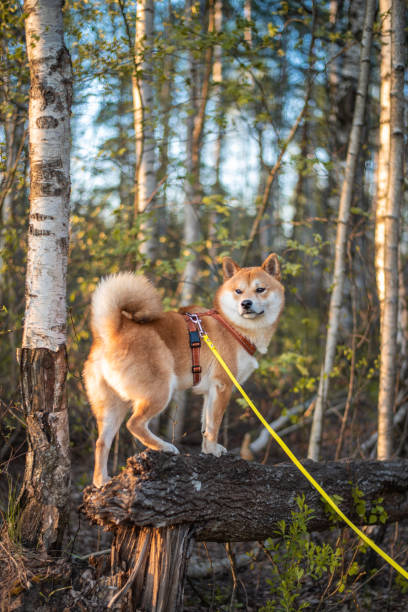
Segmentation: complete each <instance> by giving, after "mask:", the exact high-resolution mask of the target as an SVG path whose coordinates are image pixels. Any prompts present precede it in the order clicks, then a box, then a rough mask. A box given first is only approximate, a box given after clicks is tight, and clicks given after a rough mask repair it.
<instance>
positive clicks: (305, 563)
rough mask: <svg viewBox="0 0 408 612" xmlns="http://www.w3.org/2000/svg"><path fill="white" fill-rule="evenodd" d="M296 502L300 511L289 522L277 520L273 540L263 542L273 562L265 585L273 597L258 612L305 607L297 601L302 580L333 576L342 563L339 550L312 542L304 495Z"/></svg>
mask: <svg viewBox="0 0 408 612" xmlns="http://www.w3.org/2000/svg"><path fill="white" fill-rule="evenodd" d="M296 503H297V505H298V508H299V510H298V511H297V512H294V511H292V512H291V521H290V523H289V524H287V523H286V521H280V523H279V527H278V529H277V531H276V537H275V538H273V539H272V538H269V539H268V540H267V541H266V544H265V548H266V550H267V551H268V553H269V554H268V556H269V558H270V560H271V563H272V565H271V572H272V576H271V578H270V579H269V580H268V584H269V585H270V588H271V593H272V594H273V596H274V597H273V599H270V600H268V602H267V603H266V605H265V606H264V607H262V608H261V609H260V611H259V612H275V611H278V610H279V611H281V610H282V611H283V610H284V611H286V612H296V611H298V610H304V609H306V608H308V607H309V604H308V603H307V602H300V601H299V598H300V595H301V590H302V586H303V585H304V583H305V581H306V580H313V581H317V580H320V579H321V578H322V577H323V576H325V575H330V574H333V573H334V572H335V570H336V569H337V568H338V567H339V566H340V564H341V551H340V549H338V548H337V549H333V548H332V547H331V546H330V545H329V544H327V543H324V544H322V545H319V544H316V543H314V542H313V541H312V540H311V538H310V534H309V533H308V523H309V522H310V520H311V519H312V518H313V511H312V510H311V509H310V508H309V507H308V506H307V504H306V503H305V499H304V496H302V497H299V496H298V497H297V498H296Z"/></svg>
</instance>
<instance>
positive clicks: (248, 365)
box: [237, 346, 259, 383]
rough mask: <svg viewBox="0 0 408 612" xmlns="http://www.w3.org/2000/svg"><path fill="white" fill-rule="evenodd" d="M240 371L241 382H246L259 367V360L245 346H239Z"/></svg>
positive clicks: (238, 375)
mask: <svg viewBox="0 0 408 612" xmlns="http://www.w3.org/2000/svg"><path fill="white" fill-rule="evenodd" d="M237 365H238V373H237V379H238V382H239V383H244V382H245V381H246V380H247V378H249V377H250V376H251V374H252V372H253V371H254V370H256V368H257V367H258V365H259V364H258V361H257V360H256V359H255V357H253V356H252V355H250V354H249V353H248V352H247V351H246V350H245V349H244V348H243V347H241V346H240V347H239V349H238V355H237Z"/></svg>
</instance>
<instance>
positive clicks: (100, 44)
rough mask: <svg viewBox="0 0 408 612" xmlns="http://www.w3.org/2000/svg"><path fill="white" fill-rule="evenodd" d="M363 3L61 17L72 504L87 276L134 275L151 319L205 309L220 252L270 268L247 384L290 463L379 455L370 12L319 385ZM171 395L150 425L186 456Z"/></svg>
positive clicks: (14, 255)
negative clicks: (151, 299)
mask: <svg viewBox="0 0 408 612" xmlns="http://www.w3.org/2000/svg"><path fill="white" fill-rule="evenodd" d="M140 4H142V5H143V6H144V7H145V8H146V9H147V13H146V14H150V16H151V21H150V22H149V19H148V18H146V19H141V18H140V12H139V13H138V14H139V18H138V19H136V9H137V5H139V6H140ZM372 4H373V6H374V3H372ZM368 5H369V2H364V1H363V0H349V1H347V0H344V1H341V0H331V1H330V2H315V1H313V0H310V1H309V0H305V1H304V2H291V1H289V2H286V1H284V2H277V1H275V0H271V1H268V0H266V1H264V2H255V1H253V2H249V1H248V0H246V1H245V2H238V1H237V2H234V1H230V2H227V1H225V0H224V1H220V0H217V1H215V0H209V1H208V2H197V3H195V2H190V1H189V0H187V1H186V2H176V1H172V2H170V1H169V2H154V3H153V2H144V3H136V2H130V1H126V0H119V1H118V2H104V1H100V2H87V1H81V0H80V1H78V2H71V1H68V2H66V3H65V5H64V16H65V42H66V45H67V47H68V49H69V51H70V54H71V59H72V63H73V73H74V98H73V105H72V122H71V128H72V155H71V225H70V255H69V266H68V323H69V330H68V345H67V348H68V355H69V373H68V397H69V408H70V410H69V413H70V437H71V447H72V464H73V479H74V483H75V486H76V487H77V488H78V490H80V489H81V488H82V487H83V486H85V485H86V484H88V483H89V482H90V475H91V469H92V457H93V448H94V444H95V434H96V430H95V424H94V421H93V417H92V416H91V414H90V411H89V407H88V404H87V400H86V396H85V393H84V387H83V384H82V380H81V371H82V367H83V363H84V360H85V358H86V355H87V353H88V350H89V347H90V342H91V339H90V331H89V304H90V296H91V293H92V291H93V289H94V288H95V287H96V284H97V282H98V280H99V278H100V277H101V276H103V275H106V274H109V273H113V272H117V271H119V270H128V269H130V270H135V269H136V270H138V271H142V272H144V273H146V274H148V276H149V277H150V278H151V279H152V280H153V281H154V282H155V283H156V284H158V285H159V286H160V287H161V290H162V291H163V299H164V303H165V306H166V308H178V307H179V306H180V305H185V304H187V303H191V302H195V303H200V304H204V305H206V306H210V305H211V296H212V295H213V293H214V290H215V288H216V287H217V286H218V284H219V283H220V281H221V270H220V263H221V260H222V257H223V256H224V255H229V256H232V257H233V258H234V259H235V260H236V261H237V263H239V264H240V265H256V264H258V263H259V262H260V261H262V260H263V259H264V258H265V257H266V256H267V255H268V254H269V253H270V252H271V251H274V252H276V253H278V254H279V256H280V259H281V265H282V272H283V283H284V285H285V288H286V302H287V303H286V308H285V312H284V315H283V317H282V319H281V322H280V324H279V328H278V331H277V333H276V336H275V338H274V340H273V342H272V344H271V347H270V350H269V352H268V355H267V356H263V357H262V358H261V359H260V367H259V369H258V370H257V372H256V373H255V374H254V375H253V376H252V378H251V380H250V382H249V383H248V384H247V390H248V392H249V394H250V395H251V397H252V398H253V399H254V400H255V402H256V403H257V404H258V406H259V407H260V409H261V411H262V412H263V414H264V415H265V417H266V418H267V419H268V420H269V421H274V420H276V419H278V418H279V417H285V418H283V420H282V423H284V425H285V430H284V435H285V436H287V441H288V443H289V444H290V446H291V447H292V448H293V449H295V450H296V451H297V454H298V455H299V456H301V457H302V456H306V455H307V454H308V453H309V456H312V457H313V458H319V457H321V458H325V459H334V458H345V457H347V458H351V457H358V458H367V457H370V456H375V454H376V437H375V435H376V431H377V428H378V409H377V406H378V397H379V380H380V357H381V356H380V346H381V336H380V319H381V316H380V310H381V301H382V299H383V296H382V295H381V287H380V285H381V283H380V284H379V277H380V273H381V271H379V261H378V225H379V221H380V220H381V218H382V217H381V216H380V215H379V214H378V205H379V199H380V198H379V193H380V187H379V172H378V168H379V161H378V160H379V148H380V144H381V143H380V131H379V127H380V113H381V108H382V107H381V104H380V94H381V86H382V83H383V82H384V80H385V77H384V73H382V72H381V65H382V64H381V54H382V53H383V51H384V43H383V42H382V36H383V35H384V34H383V31H384V22H385V21H386V18H387V12H384V11H381V7H380V8H379V9H378V7H377V12H376V13H375V20H374V23H373V26H372V32H373V37H372V42H371V43H370V45H369V46H368V47H367V45H366V51H367V49H368V58H369V66H370V68H369V73H368V83H367V97H366V102H365V105H364V107H363V109H362V115H361V117H357V119H358V121H360V135H359V138H358V141H357V153H358V155H354V157H355V162H356V163H355V170H354V173H353V177H352V180H351V183H350V189H351V200H350V202H349V215H348V216H347V219H346V223H345V226H346V227H347V235H346V237H345V241H344V244H343V248H344V272H345V273H344V284H343V291H342V296H341V304H340V305H339V306H338V308H337V311H336V312H337V320H338V330H337V337H336V339H335V356H334V358H333V363H332V364H331V367H330V368H329V372H328V373H327V374H325V375H324V376H320V374H321V368H322V362H323V361H324V357H325V354H326V353H327V348H325V346H326V339H327V332H328V319H329V306H330V296H331V294H332V290H333V287H334V285H335V283H334V280H333V268H335V248H334V246H335V244H336V242H337V241H338V232H337V228H338V225H339V224H338V218H339V205H340V201H341V198H342V190H343V186H344V184H345V181H346V178H347V176H348V175H347V167H348V166H347V164H348V151H349V150H350V142H351V138H352V133H353V130H352V128H353V124H355V122H356V116H355V109H356V98H358V96H357V90H358V87H359V85H358V84H359V78H360V74H361V65H362V62H361V49H362V47H364V45H363V44H362V39H363V33H364V22H365V19H366V18H367V7H368ZM138 10H139V9H138ZM1 11H2V16H1V20H2V25H3V27H2V32H1V37H0V39H1V56H2V67H1V82H0V116H1V141H2V158H1V164H2V165H1V172H2V183H1V192H0V206H1V233H0V241H1V243H0V258H1V261H0V263H1V269H0V274H1V277H0V304H1V306H2V310H1V312H0V318H1V319H0V320H1V326H2V331H1V334H2V342H1V345H0V367H1V370H0V398H1V399H0V402H1V404H0V410H1V425H0V427H1V434H2V437H3V439H4V444H3V446H2V448H1V450H0V460H1V461H2V467H1V470H2V475H3V476H6V475H7V478H4V479H3V484H2V486H3V487H4V491H6V487H7V486H9V484H10V478H12V479H15V480H16V481H18V478H19V474H21V473H22V470H23V468H22V466H23V463H24V451H25V425H24V421H23V420H22V418H21V409H20V399H19V381H18V377H19V373H18V365H17V362H16V359H15V354H16V349H17V347H19V346H21V330H22V326H23V317H24V300H25V288H24V277H25V266H26V236H27V228H28V206H27V203H28V190H29V164H28V141H27V112H28V95H29V71H28V63H27V55H26V48H25V36H24V13H23V6H22V4H21V3H19V2H7V1H5V2H2V4H1ZM404 19H405V23H406V15H405V16H404ZM149 24H150V25H149ZM405 33H406V31H405ZM405 56H406V47H405ZM400 204H401V206H400V225H399V230H398V243H399V265H397V266H396V267H394V270H393V274H394V277H395V278H396V280H397V288H398V291H399V293H398V296H399V297H398V300H399V316H398V329H397V342H398V344H397V345H396V346H397V348H396V351H395V353H394V362H395V366H396V373H397V377H396V384H395V389H394V396H393V397H392V398H391V400H390V401H391V405H390V406H389V412H390V413H391V420H393V421H395V423H394V432H393V435H392V433H389V432H388V434H387V435H388V438H389V440H392V439H393V442H391V443H390V444H391V450H389V451H388V456H391V455H392V456H395V455H397V456H401V457H406V454H407V446H406V442H407V436H406V431H407V428H408V418H407V406H408V404H407V387H406V380H405V379H406V368H407V334H408V331H407V303H406V283H407V279H406V274H405V270H406V261H407V255H408V253H407V240H406V236H407V233H406V210H405V207H404V206H403V205H402V202H401V203H400ZM376 213H377V214H376ZM376 236H377V238H376ZM376 241H377V242H376ZM337 243H338V242H337ZM336 250H337V249H336ZM398 282H399V286H398ZM329 329H330V325H329ZM324 378H325V379H329V380H330V390H328V389H327V390H326V392H325V393H326V394H327V397H326V396H325V397H324V402H323V403H324V408H325V411H326V413H327V422H326V425H325V428H324V430H323V438H322V443H321V447H320V448H318V449H317V451H316V449H314V450H313V449H312V450H311V445H310V442H309V437H310V428H309V424H310V422H311V419H312V415H313V408H314V406H316V403H318V402H317V401H316V400H319V397H320V398H321V395H322V393H323V392H324V391H323V392H321V390H319V380H320V381H322V380H324ZM183 401H184V400H183V399H182V398H179V399H178V402H179V405H177V406H175V407H174V408H173V413H172V414H173V416H172V418H171V419H170V420H168V419H166V418H164V419H162V422H161V423H160V424H159V425H158V426H159V427H161V428H162V429H163V430H164V431H167V432H168V433H169V434H170V436H171V434H172V432H173V434H174V432H175V431H176V430H177V437H179V438H180V440H181V443H182V444H185V445H186V448H191V447H194V446H195V445H197V444H198V440H199V435H198V434H199V425H198V423H199V418H200V417H199V405H198V404H197V403H196V401H195V400H194V399H193V398H188V400H187V402H188V404H189V406H190V407H191V410H190V409H189V411H188V417H187V416H186V417H185V418H184V417H183V416H182V404H183ZM397 415H398V418H397V419H395V417H396V416H397ZM245 433H250V434H251V436H252V440H254V439H256V438H257V436H258V434H259V433H260V430H259V426H258V424H257V422H256V420H255V417H254V416H251V415H250V414H249V412H248V410H247V409H245V407H244V405H243V404H242V402H241V400H239V399H237V398H235V400H234V401H233V405H232V406H231V410H230V413H229V416H228V417H226V419H225V424H224V430H223V438H224V443H225V444H226V445H227V446H228V447H229V448H237V447H240V446H241V445H242V443H243V438H244V434H245ZM120 440H121V444H120V445H119V448H117V450H116V454H115V458H114V461H115V469H117V468H118V467H120V466H121V465H124V463H125V460H126V457H127V456H129V455H130V454H132V453H133V452H134V448H133V446H132V441H131V440H130V439H129V435H128V434H127V433H126V432H125V431H123V432H121V434H120ZM316 452H317V457H316V456H314V453H316ZM257 453H258V454H256V453H255V452H254V454H255V455H256V456H257V458H258V459H262V458H264V460H265V461H266V460H267V459H268V460H275V461H276V460H282V455H281V452H280V451H279V450H278V449H277V448H274V447H273V446H271V445H269V446H268V447H267V448H266V449H265V445H263V446H259V448H258V450H257ZM265 453H266V455H265ZM13 486H17V485H13ZM2 499H5V500H6V499H7V494H6V493H5V494H4V496H3V495H2ZM6 505H7V504H5V505H3V506H2V508H1V511H2V512H6V511H7V508H6Z"/></svg>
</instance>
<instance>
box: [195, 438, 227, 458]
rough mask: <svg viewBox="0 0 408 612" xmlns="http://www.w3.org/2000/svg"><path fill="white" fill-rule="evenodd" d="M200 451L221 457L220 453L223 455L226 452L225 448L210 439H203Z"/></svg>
mask: <svg viewBox="0 0 408 612" xmlns="http://www.w3.org/2000/svg"><path fill="white" fill-rule="evenodd" d="M201 452H202V453H205V454H206V455H215V457H221V455H225V453H227V452H228V451H227V449H226V448H225V447H224V446H222V445H221V444H217V442H211V440H207V439H206V438H204V439H203V444H202V447H201Z"/></svg>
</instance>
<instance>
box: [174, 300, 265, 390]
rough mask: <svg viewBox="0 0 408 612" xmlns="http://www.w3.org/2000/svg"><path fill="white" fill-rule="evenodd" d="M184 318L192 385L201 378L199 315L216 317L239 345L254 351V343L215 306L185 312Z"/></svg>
mask: <svg viewBox="0 0 408 612" xmlns="http://www.w3.org/2000/svg"><path fill="white" fill-rule="evenodd" d="M183 316H184V319H185V321H186V323H187V328H188V333H189V338H190V348H191V361H192V368H191V371H192V373H193V386H195V385H198V383H199V382H200V380H201V366H200V347H201V336H202V334H203V328H202V327H201V317H208V316H209V317H213V318H214V319H216V320H217V321H218V322H219V323H221V325H223V326H224V327H225V328H226V329H228V331H229V332H230V334H232V335H233V336H234V338H235V339H236V340H238V342H239V343H240V345H241V346H243V347H244V349H245V350H246V351H247V352H248V353H249V354H250V355H253V354H254V353H255V351H256V346H255V344H252V342H250V341H249V340H247V338H245V336H243V335H242V334H240V333H239V332H238V331H237V330H236V329H234V328H233V327H232V325H230V324H229V323H228V321H226V320H225V319H224V317H223V316H222V315H221V314H220V313H219V312H218V311H217V310H215V308H213V309H212V310H206V311H205V312H200V313H198V314H196V313H191V312H186V313H185V314H184V315H183Z"/></svg>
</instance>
